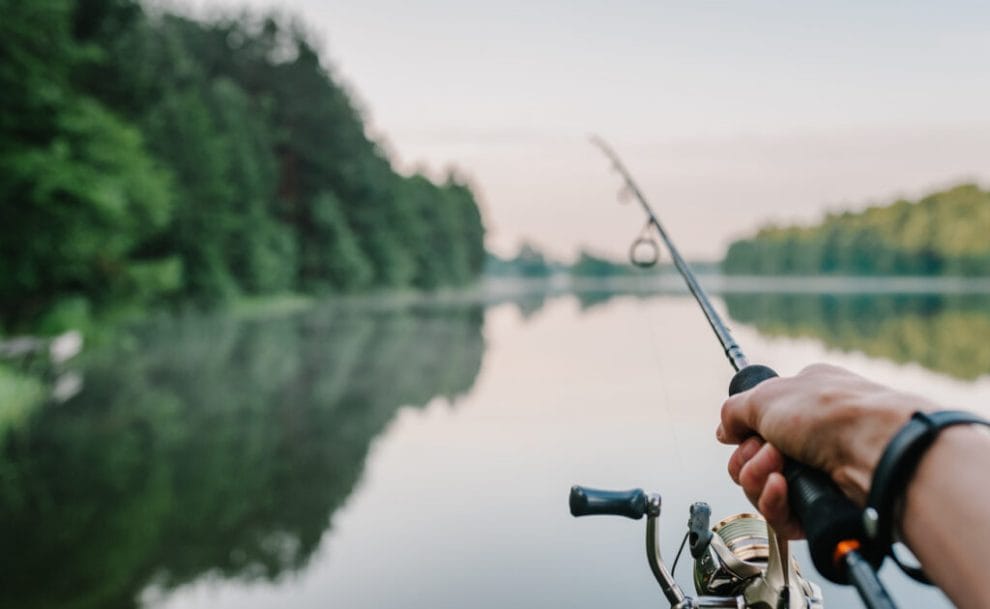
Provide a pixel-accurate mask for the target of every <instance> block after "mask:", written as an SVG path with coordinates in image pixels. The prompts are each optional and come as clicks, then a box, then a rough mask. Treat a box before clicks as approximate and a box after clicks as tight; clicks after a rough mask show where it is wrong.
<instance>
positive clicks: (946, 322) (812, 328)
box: [724, 293, 990, 380]
mask: <svg viewBox="0 0 990 609" xmlns="http://www.w3.org/2000/svg"><path fill="white" fill-rule="evenodd" d="M724 299H725V304H726V307H727V308H728V312H729V315H730V316H731V317H732V318H733V319H735V320H737V321H740V322H743V323H746V324H752V325H754V326H756V328H757V329H758V330H759V331H760V332H761V333H763V334H765V335H770V336H791V337H809V338H815V339H818V340H820V341H822V342H823V343H825V345H827V346H829V347H832V348H837V349H841V350H843V351H859V352H862V353H865V354H867V355H869V356H872V357H879V358H883V359H887V360H891V361H894V362H898V363H909V362H914V363H918V364H921V365H922V366H924V367H926V368H928V369H930V370H934V371H936V372H941V373H944V374H948V375H951V376H954V377H956V378H960V379H965V380H972V379H976V378H978V377H980V376H982V375H985V374H988V373H990V296H988V295H986V294H910V295H898V294H838V295H836V294H732V293H729V294H725V295H724Z"/></svg>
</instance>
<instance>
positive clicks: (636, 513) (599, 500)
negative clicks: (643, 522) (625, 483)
mask: <svg viewBox="0 0 990 609" xmlns="http://www.w3.org/2000/svg"><path fill="white" fill-rule="evenodd" d="M648 504H649V500H648V499H647V497H646V493H645V492H643V489H641V488H635V489H632V490H631V491H602V490H598V489H593V488H585V487H583V486H572V487H571V496H570V505H571V516H594V515H597V514H602V515H607V516H625V517H626V518H632V519H633V520H639V519H640V518H642V517H643V514H645V513H646V508H647V505H648Z"/></svg>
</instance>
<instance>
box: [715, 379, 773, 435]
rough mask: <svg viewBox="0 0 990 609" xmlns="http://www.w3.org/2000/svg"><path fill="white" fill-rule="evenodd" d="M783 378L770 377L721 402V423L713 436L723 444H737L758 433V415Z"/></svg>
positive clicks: (760, 414) (759, 415)
mask: <svg viewBox="0 0 990 609" xmlns="http://www.w3.org/2000/svg"><path fill="white" fill-rule="evenodd" d="M783 380H784V379H780V378H772V379H767V380H765V381H763V382H762V383H760V385H759V386H757V387H754V388H753V389H750V390H749V391H744V392H742V393H738V394H736V395H734V396H732V397H730V398H729V399H727V400H726V401H725V403H724V404H722V416H721V423H719V426H718V429H716V430H715V437H716V438H718V441H719V442H722V443H723V444H739V443H740V442H742V441H743V440H745V439H746V438H748V437H749V436H752V435H759V431H758V430H759V427H760V417H761V416H762V413H763V410H764V409H765V408H766V403H767V401H768V399H769V398H771V397H772V396H773V394H775V393H777V390H776V387H777V386H778V385H779V384H780V382H781V381H783Z"/></svg>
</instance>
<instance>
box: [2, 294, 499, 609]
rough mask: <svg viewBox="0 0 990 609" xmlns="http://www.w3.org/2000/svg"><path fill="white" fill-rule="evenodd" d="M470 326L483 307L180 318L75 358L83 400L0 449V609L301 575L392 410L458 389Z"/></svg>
mask: <svg viewBox="0 0 990 609" xmlns="http://www.w3.org/2000/svg"><path fill="white" fill-rule="evenodd" d="M482 321H483V310H482V307H481V306H480V305H448V306H437V305H430V306H428V307H427V306H424V307H417V306H406V307H403V308H398V309H397V308H391V309H390V308H388V307H381V308H379V309H378V310H376V311H374V312H367V311H364V312H359V311H356V310H349V309H347V308H342V307H333V308H326V309H322V310H319V311H314V312H308V313H305V314H302V315H297V316H289V317H283V318H277V319H255V320H240V321H236V320H229V319H222V318H188V319H183V320H179V321H168V322H161V323H157V324H149V325H145V326H142V327H140V328H137V329H134V330H131V331H129V332H127V333H126V334H125V335H124V336H122V337H120V339H119V340H114V341H113V344H112V345H107V346H104V347H102V348H100V349H98V350H96V351H94V352H92V353H90V354H88V355H87V356H86V360H85V363H84V364H83V366H84V370H83V372H84V376H85V387H84V390H83V391H82V393H81V394H80V395H78V396H77V397H76V398H74V399H72V400H71V401H69V402H67V403H65V404H62V405H58V406H55V405H48V406H44V407H41V408H39V409H38V410H37V411H35V413H34V415H33V416H32V417H31V419H30V421H29V422H28V423H27V424H26V425H23V426H21V427H19V428H17V429H14V430H11V431H10V432H9V434H8V436H7V437H6V438H5V441H4V442H3V444H2V451H3V454H2V459H0V539H3V544H4V552H3V553H2V555H0V605H2V606H3V607H19V608H24V609H28V608H32V607H57V608H68V607H72V608H80V609H82V608H88V607H132V606H136V605H138V604H139V596H140V594H141V591H142V590H143V589H144V588H145V587H146V586H147V585H149V584H150V583H155V584H157V585H161V586H164V587H165V588H171V587H175V586H177V585H179V584H182V583H185V582H188V581H191V580H193V579H195V578H197V577H199V576H201V575H203V574H206V573H211V574H214V575H218V576H221V577H226V578H243V579H256V578H267V579H274V578H277V577H278V576H279V575H280V574H282V573H285V572H287V571H292V570H296V569H299V568H300V567H302V566H304V565H305V564H306V563H307V561H308V560H309V559H310V557H311V556H312V555H313V553H314V551H315V549H316V548H317V547H318V545H319V542H320V539H321V537H322V536H323V533H324V532H325V530H326V529H327V528H328V526H329V523H330V517H331V515H332V514H333V512H334V511H335V510H336V509H337V508H338V507H340V506H341V504H342V503H343V502H344V501H345V500H346V499H347V496H348V495H349V494H350V492H351V490H352V489H353V488H354V486H355V483H356V482H357V480H358V479H359V477H360V476H361V472H362V468H363V464H364V461H365V457H366V454H367V452H368V447H369V444H370V442H371V440H372V439H373V438H374V437H375V436H376V435H377V434H379V433H380V432H381V431H382V429H383V428H384V427H385V425H386V424H387V423H388V422H389V420H390V419H391V418H392V417H393V415H394V414H395V412H396V410H397V409H398V408H399V407H400V406H403V405H412V406H423V405H424V404H426V403H427V402H429V401H430V400H431V399H433V398H434V397H436V396H445V397H448V398H453V397H455V396H457V395H459V394H462V393H464V392H466V391H467V390H468V389H469V388H470V387H471V386H472V384H473V383H474V379H475V377H476V375H477V373H478V370H479V368H480V365H481V358H482V354H483V352H484V339H483V337H482Z"/></svg>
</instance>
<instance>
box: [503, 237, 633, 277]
mask: <svg viewBox="0 0 990 609" xmlns="http://www.w3.org/2000/svg"><path fill="white" fill-rule="evenodd" d="M638 270H639V269H637V268H636V267H634V266H633V265H631V264H629V263H628V262H626V261H620V262H616V261H614V260H612V259H610V258H607V257H605V256H602V255H599V254H596V253H593V252H591V251H589V250H588V249H585V248H582V249H581V250H580V251H579V252H578V257H577V260H575V261H574V262H573V263H570V264H568V263H566V262H561V261H559V260H554V259H553V258H551V257H549V256H547V255H546V254H544V253H543V251H542V250H540V249H539V248H538V247H537V246H535V245H533V244H532V243H528V242H526V243H523V244H522V245H521V246H520V247H519V251H518V252H517V253H516V255H515V256H513V257H511V258H505V257H502V256H498V255H497V254H492V253H489V254H488V257H487V261H486V263H485V273H486V274H488V275H490V276H493V277H523V278H530V279H534V278H536V279H538V278H546V277H550V276H551V275H572V276H576V277H618V276H625V275H631V274H633V273H635V272H637V271H638Z"/></svg>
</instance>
